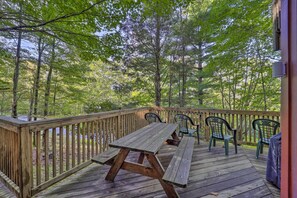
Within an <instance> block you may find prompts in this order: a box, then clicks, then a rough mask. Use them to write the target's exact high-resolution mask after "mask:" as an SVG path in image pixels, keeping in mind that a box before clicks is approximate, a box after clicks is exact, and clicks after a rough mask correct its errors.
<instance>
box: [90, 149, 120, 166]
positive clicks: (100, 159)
mask: <svg viewBox="0 0 297 198" xmlns="http://www.w3.org/2000/svg"><path fill="white" fill-rule="evenodd" d="M119 151H120V149H118V148H110V149H108V150H107V151H105V152H103V153H100V154H99V155H96V156H94V157H93V158H92V162H95V163H99V164H105V163H107V162H108V161H109V160H111V159H113V158H115V157H116V156H117V154H118V153H119Z"/></svg>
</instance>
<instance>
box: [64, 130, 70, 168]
mask: <svg viewBox="0 0 297 198" xmlns="http://www.w3.org/2000/svg"><path fill="white" fill-rule="evenodd" d="M69 144H70V141H69V125H67V126H66V156H65V157H66V171H68V170H69V168H70V165H69V164H70V162H69V161H70V156H69V154H70V152H69V149H70V145H69Z"/></svg>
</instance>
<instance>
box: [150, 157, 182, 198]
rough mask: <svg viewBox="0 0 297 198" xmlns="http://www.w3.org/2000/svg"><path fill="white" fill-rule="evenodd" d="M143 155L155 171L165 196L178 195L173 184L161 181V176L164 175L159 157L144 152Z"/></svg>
mask: <svg viewBox="0 0 297 198" xmlns="http://www.w3.org/2000/svg"><path fill="white" fill-rule="evenodd" d="M145 156H146V158H147V160H148V161H149V163H150V164H151V166H152V168H153V169H154V170H155V171H156V173H157V175H158V180H159V182H160V183H161V185H162V187H163V189H164V191H165V193H166V195H167V197H179V195H178V194H177V192H176V190H175V188H174V187H173V185H172V184H169V183H166V182H165V181H163V179H162V177H163V175H164V168H163V166H162V164H161V162H160V161H159V159H158V158H157V157H156V156H155V155H152V154H146V155H145Z"/></svg>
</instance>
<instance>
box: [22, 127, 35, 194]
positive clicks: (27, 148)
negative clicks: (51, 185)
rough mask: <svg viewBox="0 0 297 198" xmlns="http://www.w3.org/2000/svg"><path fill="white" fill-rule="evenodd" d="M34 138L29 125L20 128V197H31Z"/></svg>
mask: <svg viewBox="0 0 297 198" xmlns="http://www.w3.org/2000/svg"><path fill="white" fill-rule="evenodd" d="M31 147H32V138H31V135H30V131H29V127H28V126H25V127H21V128H20V159H19V160H20V197H22V198H26V197H31V196H32V195H31V189H32V186H31V185H32V179H33V178H32V171H31V170H32V152H31Z"/></svg>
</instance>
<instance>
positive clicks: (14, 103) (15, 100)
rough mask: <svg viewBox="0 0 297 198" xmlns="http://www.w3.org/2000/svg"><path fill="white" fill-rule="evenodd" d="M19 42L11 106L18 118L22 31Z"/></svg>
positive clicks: (12, 114) (15, 116)
mask: <svg viewBox="0 0 297 198" xmlns="http://www.w3.org/2000/svg"><path fill="white" fill-rule="evenodd" d="M19 20H20V21H19V23H20V25H21V23H22V4H20V19H19ZM18 33H19V34H18V43H17V51H16V59H15V68H14V74H13V89H12V95H13V98H12V106H11V116H12V117H13V118H17V116H18V110H17V109H18V94H17V92H18V83H19V73H20V56H21V42H22V31H21V30H19V32H18Z"/></svg>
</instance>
